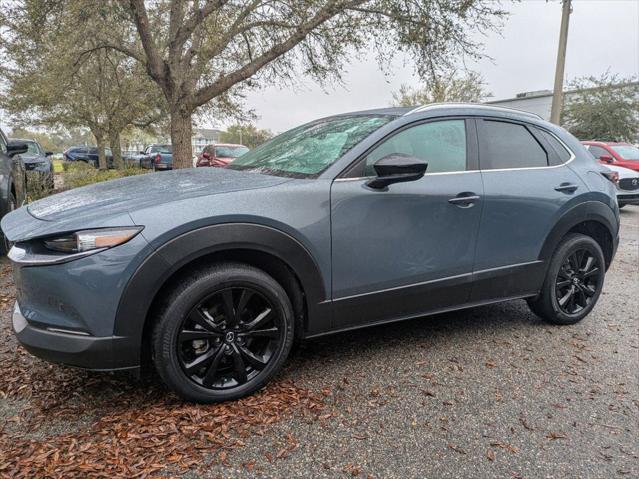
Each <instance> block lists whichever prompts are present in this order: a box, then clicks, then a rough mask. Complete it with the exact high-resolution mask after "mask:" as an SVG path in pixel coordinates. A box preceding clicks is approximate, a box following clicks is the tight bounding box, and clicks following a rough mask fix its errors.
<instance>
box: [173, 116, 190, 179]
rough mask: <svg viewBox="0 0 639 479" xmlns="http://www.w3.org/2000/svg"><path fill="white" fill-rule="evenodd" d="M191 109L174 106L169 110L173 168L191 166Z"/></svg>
mask: <svg viewBox="0 0 639 479" xmlns="http://www.w3.org/2000/svg"><path fill="white" fill-rule="evenodd" d="M192 114H193V112H192V111H189V110H186V109H183V108H179V107H177V108H175V109H172V110H171V144H172V145H173V168H192V167H193V159H192V158H193V149H192V147H191V136H192V131H193V124H192V123H191V115H192Z"/></svg>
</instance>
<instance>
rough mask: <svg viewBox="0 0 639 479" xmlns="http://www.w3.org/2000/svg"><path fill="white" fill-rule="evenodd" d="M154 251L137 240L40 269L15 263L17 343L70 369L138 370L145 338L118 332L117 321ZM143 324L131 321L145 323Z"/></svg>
mask: <svg viewBox="0 0 639 479" xmlns="http://www.w3.org/2000/svg"><path fill="white" fill-rule="evenodd" d="M34 221H35V220H34ZM43 223H44V222H43ZM20 244H21V243H18V245H20ZM15 248H16V247H14V249H15ZM151 249H152V248H151V247H150V246H149V244H148V243H147V241H146V240H145V239H144V237H143V236H142V235H137V236H135V237H134V238H132V239H131V240H130V241H128V242H127V243H124V244H122V245H119V246H116V247H114V248H111V249H108V250H104V251H101V252H97V253H95V254H92V255H90V256H86V257H82V258H79V259H75V260H73V261H69V262H65V263H55V262H54V263H50V264H38V265H35V264H30V263H29V262H28V261H26V260H25V261H22V260H21V259H19V258H18V259H17V260H16V258H14V260H13V261H12V266H13V276H14V283H15V286H16V296H17V297H16V299H17V304H16V307H15V312H14V315H13V329H14V332H15V335H16V337H17V338H18V340H19V341H20V342H21V343H22V344H23V345H24V346H25V348H26V349H27V350H28V351H30V352H31V353H32V354H34V355H35V356H38V357H40V358H43V359H46V360H49V361H54V362H60V363H64V364H68V365H71V366H77V367H81V368H86V369H93V370H116V369H135V368H137V367H139V365H140V358H141V343H140V339H139V338H137V339H136V338H132V337H129V335H125V336H123V335H122V333H120V332H117V331H116V330H115V318H116V315H117V310H118V306H119V302H120V298H121V297H122V294H123V292H124V290H125V289H126V286H127V283H128V280H129V278H130V277H131V275H132V274H133V272H134V271H135V270H136V269H137V267H138V266H139V265H140V263H141V262H142V261H143V260H144V258H145V257H146V256H147V255H148V254H149V252H150V251H151ZM12 251H13V250H12ZM10 257H11V255H10ZM26 259H29V258H26ZM144 319H145V318H143V317H139V318H128V321H130V322H132V323H135V324H140V323H143V322H144Z"/></svg>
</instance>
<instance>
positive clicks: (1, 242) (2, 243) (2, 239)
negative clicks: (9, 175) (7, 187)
mask: <svg viewBox="0 0 639 479" xmlns="http://www.w3.org/2000/svg"><path fill="white" fill-rule="evenodd" d="M17 204H18V202H17V201H16V197H15V196H14V195H13V192H11V191H10V192H9V195H8V196H7V213H11V212H12V211H13V210H15V209H16V207H17ZM10 249H11V242H10V241H9V240H8V239H7V237H6V236H4V234H2V232H0V253H1V254H7V253H8V252H9V250H10Z"/></svg>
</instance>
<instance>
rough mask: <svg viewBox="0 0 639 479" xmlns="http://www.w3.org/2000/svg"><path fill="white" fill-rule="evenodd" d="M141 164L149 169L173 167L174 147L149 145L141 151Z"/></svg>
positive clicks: (169, 168) (168, 168)
mask: <svg viewBox="0 0 639 479" xmlns="http://www.w3.org/2000/svg"><path fill="white" fill-rule="evenodd" d="M140 153H141V154H142V155H143V156H142V157H141V158H140V166H141V167H142V168H146V169H149V170H171V169H173V147H172V146H171V145H149V146H147V147H146V148H145V149H144V151H141V152H140Z"/></svg>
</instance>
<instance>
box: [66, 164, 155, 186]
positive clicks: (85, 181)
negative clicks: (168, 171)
mask: <svg viewBox="0 0 639 479" xmlns="http://www.w3.org/2000/svg"><path fill="white" fill-rule="evenodd" d="M63 169H64V173H63V174H62V175H63V176H62V177H63V185H62V189H64V190H70V189H72V188H78V187H80V186H86V185H90V184H93V183H100V182H101V181H107V180H114V179H116V178H123V177H125V176H132V175H140V174H144V173H148V172H149V170H144V169H142V168H123V169H121V170H97V169H95V168H94V167H92V166H90V165H87V164H86V163H84V162H77V163H75V162H74V163H71V162H66V163H64V164H63Z"/></svg>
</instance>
